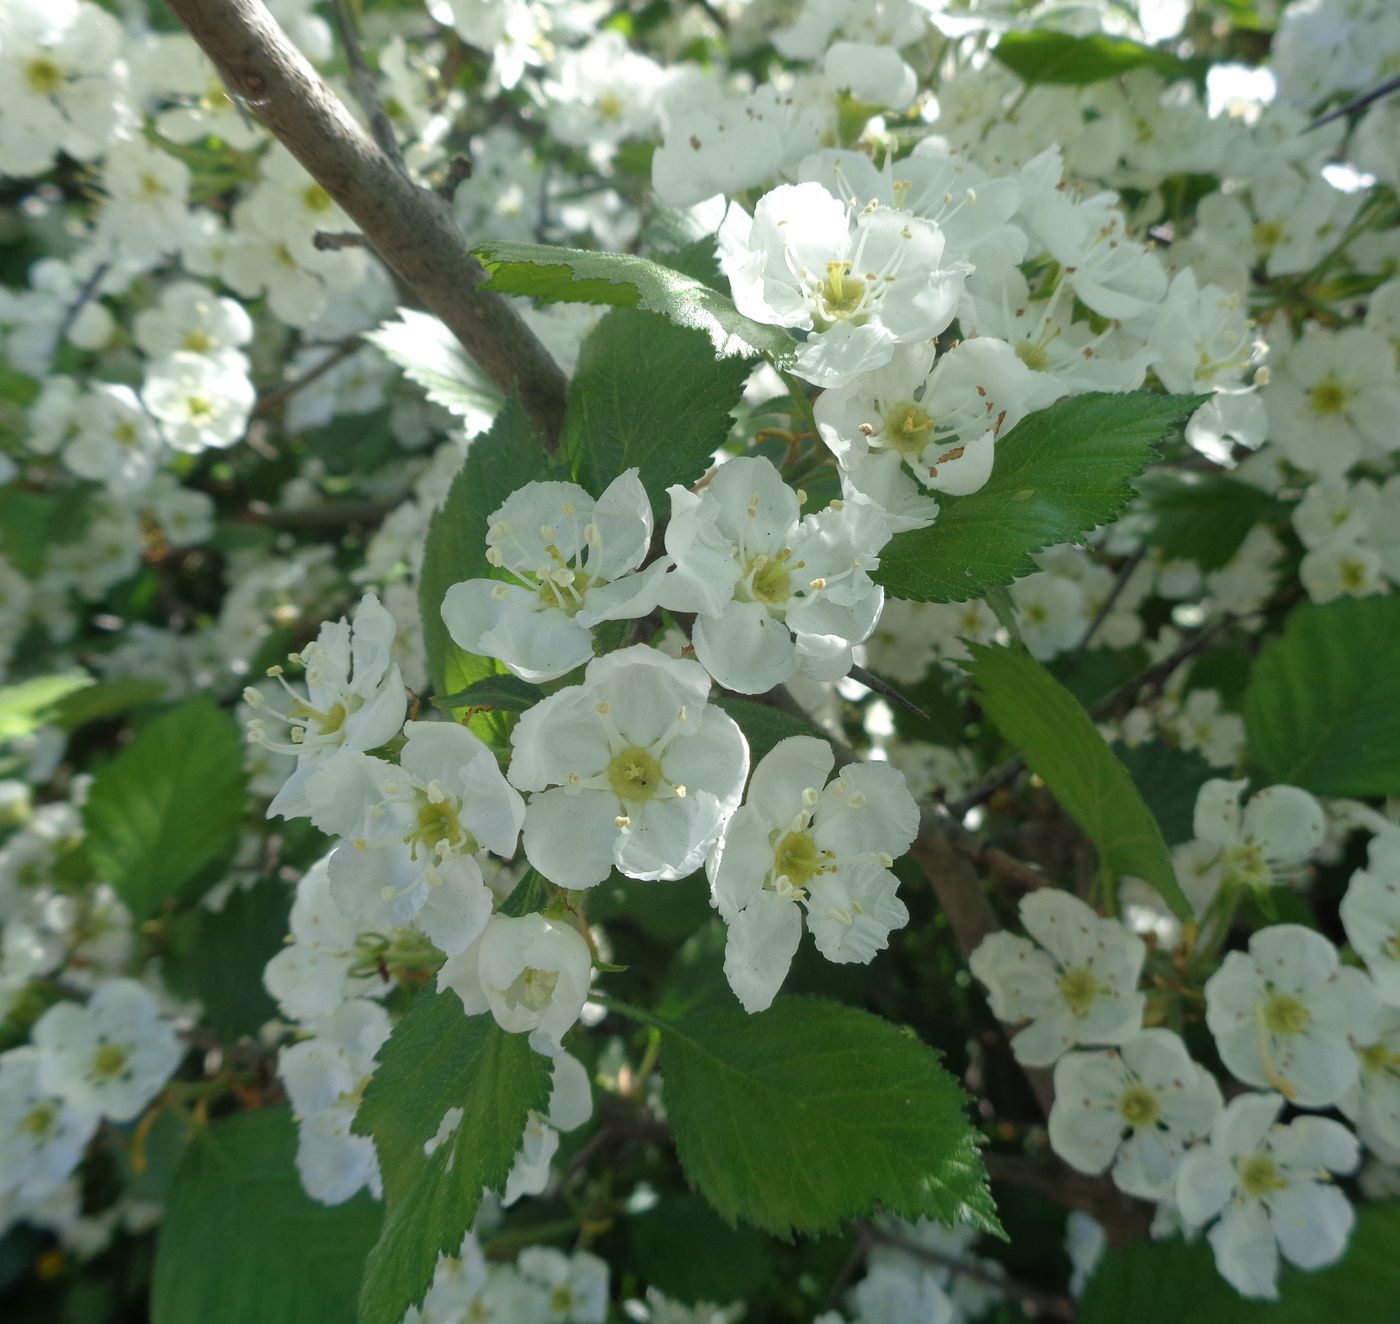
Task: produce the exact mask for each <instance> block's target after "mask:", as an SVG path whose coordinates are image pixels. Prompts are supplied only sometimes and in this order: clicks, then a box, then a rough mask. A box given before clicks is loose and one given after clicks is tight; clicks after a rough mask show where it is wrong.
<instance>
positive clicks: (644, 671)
mask: <svg viewBox="0 0 1400 1324" xmlns="http://www.w3.org/2000/svg"><path fill="white" fill-rule="evenodd" d="M709 693H710V678H709V677H708V676H707V675H706V674H705V672H704V669H703V668H702V667H700V666H699V665H698V664H697V663H695V662H689V661H681V660H677V659H674V658H670V657H667V656H665V654H663V653H660V652H657V651H656V650H655V649H653V648H648V647H647V646H646V645H644V644H636V645H634V646H633V647H631V648H624V649H621V650H619V651H617V652H615V653H609V654H607V655H606V656H604V657H599V658H594V660H593V661H592V662H590V663H589V664H588V670H587V671H586V672H585V673H584V678H583V683H582V684H581V685H570V686H568V687H567V688H566V689H562V690H559V691H557V692H556V693H554V694H552V695H550V696H549V698H547V699H545V700H543V701H542V702H540V703H537V704H536V705H535V706H534V707H533V708H531V709H530V710H529V711H528V712H526V713H525V714H524V715H523V716H522V717H521V719H520V721H519V722H518V723H517V725H516V727H515V729H514V731H512V733H511V748H512V751H513V753H512V757H511V762H510V768H509V770H508V771H507V774H506V775H507V776H508V777H509V779H510V781H511V784H512V785H514V786H515V787H517V788H518V789H519V790H521V791H525V792H527V793H528V794H529V799H528V801H527V805H526V810H525V830H524V840H525V855H526V857H527V858H528V859H529V861H530V863H531V864H533V865H534V866H535V868H536V869H538V870H539V871H540V873H542V874H543V875H544V876H545V877H546V878H548V879H549V880H550V881H551V882H552V883H554V884H555V885H556V886H559V887H569V888H584V887H592V886H594V885H595V884H597V883H601V882H602V881H603V879H605V878H606V877H607V876H608V874H609V873H610V872H611V871H612V869H614V868H616V869H618V870H620V871H621V872H622V873H624V874H626V875H627V876H628V877H629V878H642V879H665V878H682V877H684V876H685V875H686V874H688V873H690V872H692V871H693V870H695V869H697V868H699V866H700V864H701V862H702V861H703V860H704V858H705V853H706V851H708V850H709V848H710V845H711V843H713V841H714V840H715V838H716V837H717V836H718V835H719V833H720V830H721V828H722V827H723V826H724V823H725V821H726V820H727V819H728V818H729V816H730V814H731V813H733V811H734V809H735V807H736V806H737V805H738V803H739V798H740V796H741V795H742V793H743V787H744V779H745V777H746V776H747V775H748V770H749V751H748V743H747V742H746V741H745V739H744V737H743V734H742V733H741V732H740V730H739V727H738V725H737V724H736V723H735V722H734V719H733V718H731V717H730V716H728V714H726V713H724V712H722V711H721V710H720V709H719V708H717V707H715V706H714V705H713V704H711V703H709V702H707V700H708V698H709Z"/></svg>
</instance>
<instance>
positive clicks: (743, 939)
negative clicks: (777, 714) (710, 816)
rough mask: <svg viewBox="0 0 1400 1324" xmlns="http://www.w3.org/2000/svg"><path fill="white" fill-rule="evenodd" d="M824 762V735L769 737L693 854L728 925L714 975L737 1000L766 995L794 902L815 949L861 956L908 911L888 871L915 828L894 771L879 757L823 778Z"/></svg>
mask: <svg viewBox="0 0 1400 1324" xmlns="http://www.w3.org/2000/svg"><path fill="white" fill-rule="evenodd" d="M834 762H835V759H834V756H833V754H832V752H831V746H830V745H829V744H827V742H826V741H825V740H818V739H817V738H816V737H814V736H790V737H788V739H786V740H781V741H779V742H778V743H777V744H776V745H775V746H774V747H773V749H772V750H771V752H770V753H769V754H768V755H767V756H766V757H765V758H764V759H763V761H762V762H761V763H759V765H758V767H756V768H755V769H754V773H753V780H752V782H751V783H750V784H749V794H748V799H747V800H746V801H745V803H744V804H743V806H742V807H741V808H739V809H738V810H736V811H735V814H734V817H733V818H731V819H730V821H729V826H728V827H727V828H726V829H725V832H724V835H723V837H721V838H720V840H719V841H718V842H716V844H715V848H714V850H713V851H712V852H711V854H710V858H709V859H708V860H707V861H706V863H705V871H706V873H707V874H708V875H709V879H710V899H711V903H712V904H713V905H714V906H715V907H716V908H717V909H718V910H719V912H720V915H721V916H722V917H723V918H724V922H725V924H726V925H727V926H728V929H729V933H728V940H727V942H726V944H725V951H724V973H725V977H726V978H727V979H728V980H729V986H730V988H732V989H733V990H734V993H735V996H736V997H738V999H739V1001H740V1002H742V1003H743V1004H744V1010H745V1011H748V1012H756V1011H762V1010H763V1009H764V1008H765V1007H767V1006H769V1005H770V1004H771V1003H772V1001H773V999H774V997H775V996H776V995H777V992H778V989H779V988H780V987H781V986H782V983H783V980H784V978H785V977H786V976H787V972H788V967H789V965H790V964H791V963H792V958H793V955H794V954H795V953H796V951H797V945H798V942H799V940H800V939H801V937H802V909H803V908H805V910H806V914H807V927H808V928H809V929H810V930H811V933H812V940H813V941H814V942H815V943H816V945H817V950H818V951H819V952H821V954H822V955H823V956H825V957H826V958H827V960H829V961H836V962H841V963H845V962H860V963H862V964H868V963H869V962H870V961H871V960H873V959H874V957H875V954H876V952H879V951H882V950H883V949H884V947H885V945H886V944H887V942H888V941H889V935H890V931H891V930H892V929H897V928H902V927H903V926H904V925H905V924H906V923H907V922H908V920H909V914H908V911H906V910H905V908H904V903H903V902H902V901H900V900H899V898H898V896H896V895H895V891H896V888H897V887H898V885H899V884H898V881H897V880H896V878H895V876H894V874H892V873H891V872H890V865H891V863H892V862H893V857H894V856H896V855H902V854H904V852H905V851H906V850H908V849H909V843H910V842H911V841H913V839H914V836H915V834H916V833H917V832H918V830H919V811H918V807H917V806H916V805H915V804H914V799H913V797H912V796H911V795H910V794H909V791H908V789H907V787H906V786H905V784H904V777H903V775H902V774H901V773H900V772H899V771H898V770H897V769H896V768H892V767H891V766H890V765H889V764H887V763H854V764H851V765H849V766H848V767H845V768H843V769H842V770H841V774H840V776H839V777H837V778H836V779H835V780H834V781H832V782H831V783H830V784H827V781H826V779H827V777H828V776H829V775H830V774H831V768H832V765H833V763H834ZM799 903H800V906H799Z"/></svg>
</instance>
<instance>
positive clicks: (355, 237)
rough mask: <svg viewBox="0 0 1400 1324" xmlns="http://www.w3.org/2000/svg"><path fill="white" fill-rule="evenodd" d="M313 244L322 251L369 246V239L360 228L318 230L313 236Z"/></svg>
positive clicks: (331, 251)
mask: <svg viewBox="0 0 1400 1324" xmlns="http://www.w3.org/2000/svg"><path fill="white" fill-rule="evenodd" d="M311 246H312V247H313V248H315V249H318V250H319V251H320V252H322V253H333V252H335V251H336V250H337V249H341V248H368V247H369V240H368V239H366V238H365V237H364V235H362V234H361V233H360V232H359V231H358V230H317V231H316V233H315V234H313V235H312V236H311Z"/></svg>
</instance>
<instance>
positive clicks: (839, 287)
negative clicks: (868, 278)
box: [815, 262, 865, 331]
mask: <svg viewBox="0 0 1400 1324" xmlns="http://www.w3.org/2000/svg"><path fill="white" fill-rule="evenodd" d="M864 298H865V282H864V281H863V280H861V279H860V277H859V276H852V275H851V264H850V263H849V262H828V263H827V264H826V279H825V280H824V281H823V282H822V287H821V290H820V293H819V302H820V304H821V315H820V316H819V317H818V318H816V319H815V320H816V324H817V330H819V331H824V330H826V328H827V327H829V326H831V325H832V324H833V323H835V322H844V321H847V320H848V319H856V314H857V313H858V312H859V311H860V306H861V301H862V300H863V299H864ZM856 320H859V319H856Z"/></svg>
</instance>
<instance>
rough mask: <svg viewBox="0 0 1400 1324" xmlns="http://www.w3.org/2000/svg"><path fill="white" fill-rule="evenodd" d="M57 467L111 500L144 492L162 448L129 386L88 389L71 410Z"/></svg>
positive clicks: (158, 435) (103, 384) (148, 418)
mask: <svg viewBox="0 0 1400 1324" xmlns="http://www.w3.org/2000/svg"><path fill="white" fill-rule="evenodd" d="M72 427H73V436H72V439H71V440H70V441H69V442H68V444H67V445H66V446H65V447H64V448H63V463H64V464H65V465H67V467H68V468H69V469H70V470H72V472H73V473H75V474H77V475H78V477H79V478H90V479H91V480H92V481H93V482H97V483H105V484H106V486H107V490H108V491H109V492H111V494H112V495H113V496H118V497H122V496H130V495H132V494H133V493H136V492H140V491H142V490H144V489H145V488H146V487H147V485H148V484H149V483H150V481H151V479H152V477H153V476H154V475H155V471H156V464H157V462H158V460H159V457H160V452H161V451H162V450H163V449H164V447H163V445H162V442H161V437H160V433H159V431H158V430H157V429H156V426H155V424H154V423H152V422H151V419H150V417H149V416H148V415H147V413H146V411H145V410H144V409H142V408H141V402H140V401H139V400H138V399H137V398H136V393H135V392H134V391H133V390H132V389H131V388H130V387H129V386H113V385H110V384H108V383H106V382H102V383H98V384H96V385H94V386H93V387H92V388H91V389H90V390H89V391H88V392H87V394H86V395H84V396H83V398H82V399H81V400H80V401H79V402H78V404H77V407H76V408H75V409H74V411H73V424H72Z"/></svg>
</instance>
